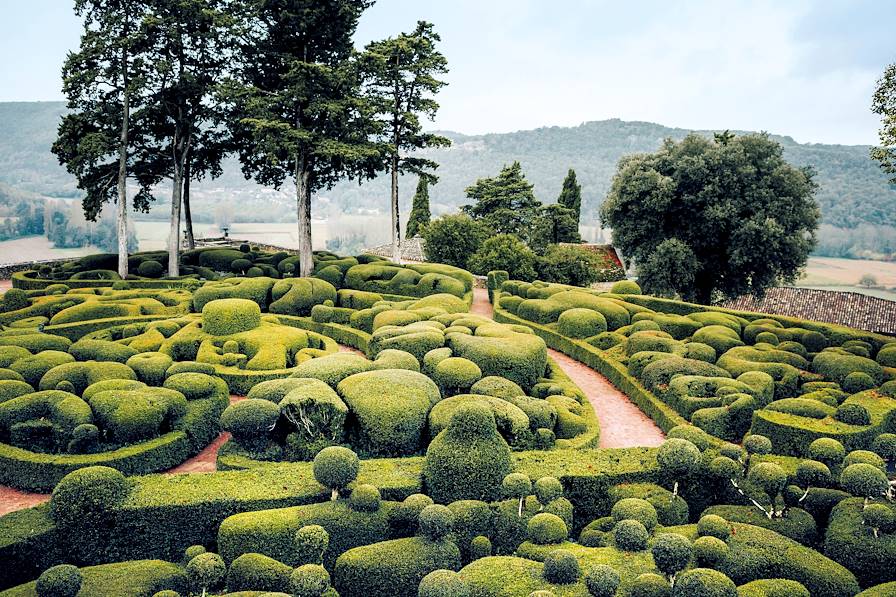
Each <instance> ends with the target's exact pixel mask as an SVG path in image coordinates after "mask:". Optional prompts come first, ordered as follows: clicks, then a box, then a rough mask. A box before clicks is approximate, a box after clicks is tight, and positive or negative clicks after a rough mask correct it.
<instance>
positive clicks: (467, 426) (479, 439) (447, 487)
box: [423, 403, 511, 503]
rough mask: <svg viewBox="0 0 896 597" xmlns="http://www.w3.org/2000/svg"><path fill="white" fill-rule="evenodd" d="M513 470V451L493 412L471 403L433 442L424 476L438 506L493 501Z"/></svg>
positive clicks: (425, 464) (427, 452)
mask: <svg viewBox="0 0 896 597" xmlns="http://www.w3.org/2000/svg"><path fill="white" fill-rule="evenodd" d="M510 469H511V459H510V447H509V446H508V445H507V442H506V441H504V438H502V437H501V435H500V434H499V433H498V427H497V424H496V423H495V417H494V415H493V414H492V411H491V409H489V408H486V407H485V406H483V405H481V404H478V403H471V404H466V405H463V406H461V407H460V408H458V409H457V410H456V411H455V412H454V414H453V415H452V416H451V421H450V422H449V423H448V427H446V428H445V429H443V430H442V431H440V432H439V434H438V435H437V436H436V437H435V438H434V439H433V440H432V442H430V444H429V447H428V448H427V450H426V461H425V463H424V467H423V476H424V480H425V481H426V486H427V487H428V488H429V494H430V495H431V496H432V498H433V499H434V500H435V501H436V502H440V503H450V502H453V501H456V500H461V499H478V500H484V501H494V500H495V499H497V497H498V496H499V495H500V488H501V482H502V481H503V479H504V477H505V476H506V475H507V474H508V473H509V472H510Z"/></svg>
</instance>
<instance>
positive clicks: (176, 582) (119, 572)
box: [0, 560, 189, 597]
mask: <svg viewBox="0 0 896 597" xmlns="http://www.w3.org/2000/svg"><path fill="white" fill-rule="evenodd" d="M80 572H81V577H82V579H83V580H82V583H81V590H80V591H79V593H78V594H79V595H90V597H122V596H123V595H146V596H149V595H154V594H155V593H157V592H159V591H164V590H173V591H178V592H182V593H184V594H186V592H187V589H188V584H189V583H188V578H187V574H186V572H184V569H183V568H182V567H180V566H178V565H177V564H173V563H171V562H163V561H161V560H136V561H131V562H117V563H115V564H102V565H100V566H88V567H86V568H82V569H81V571H80ZM35 584H36V583H34V582H29V583H26V584H23V585H20V586H17V587H15V588H12V589H9V590H8V591H3V592H2V593H0V597H36V596H37V591H36V589H35Z"/></svg>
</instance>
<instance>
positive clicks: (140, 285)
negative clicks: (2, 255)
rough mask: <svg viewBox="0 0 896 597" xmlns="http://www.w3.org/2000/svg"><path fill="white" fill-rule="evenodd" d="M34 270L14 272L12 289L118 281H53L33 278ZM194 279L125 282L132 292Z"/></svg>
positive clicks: (179, 284) (108, 284) (105, 285)
mask: <svg viewBox="0 0 896 597" xmlns="http://www.w3.org/2000/svg"><path fill="white" fill-rule="evenodd" d="M36 273H37V272H36V271H35V270H27V271H23V272H16V273H14V274H13V275H12V287H13V288H21V289H22V290H43V289H44V288H46V287H47V286H50V285H51V284H65V285H66V286H68V287H69V288H108V287H111V286H112V285H113V284H115V282H120V280H71V279H68V280H54V279H52V278H35V277H32V276H31V275H29V274H36ZM187 280H196V278H183V279H175V280H155V279H146V280H131V279H128V280H125V281H126V282H127V283H128V284H129V285H130V287H131V289H132V290H139V289H147V288H183V287H184V286H189V285H193V284H195V283H196V282H195V281H194V282H187Z"/></svg>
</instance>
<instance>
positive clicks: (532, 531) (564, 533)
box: [526, 512, 569, 545]
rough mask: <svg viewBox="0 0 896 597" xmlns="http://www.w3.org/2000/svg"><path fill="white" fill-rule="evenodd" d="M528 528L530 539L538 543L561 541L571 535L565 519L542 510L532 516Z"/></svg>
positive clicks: (545, 543) (546, 543)
mask: <svg viewBox="0 0 896 597" xmlns="http://www.w3.org/2000/svg"><path fill="white" fill-rule="evenodd" d="M526 528H527V532H528V536H529V540H530V541H532V542H533V543H535V544H537V545H548V544H551V543H561V542H563V541H565V540H566V538H567V537H568V535H569V533H568V530H567V527H566V523H565V522H563V519H562V518H560V517H559V516H557V515H555V514H550V513H547V512H540V513H538V514H536V515H535V516H533V517H532V518H530V519H529V522H528V523H527V525H526Z"/></svg>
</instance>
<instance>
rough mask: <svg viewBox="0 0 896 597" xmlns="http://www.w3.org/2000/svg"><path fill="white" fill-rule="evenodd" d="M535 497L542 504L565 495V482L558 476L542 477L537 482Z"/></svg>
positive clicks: (544, 504)
mask: <svg viewBox="0 0 896 597" xmlns="http://www.w3.org/2000/svg"><path fill="white" fill-rule="evenodd" d="M534 491H535V498H536V499H537V500H538V503H539V504H541V505H542V506H546V505H547V504H549V503H551V502H553V501H554V500H555V499H557V498H558V497H563V484H562V483H561V482H560V479H558V478H557V477H542V478H540V479H538V480H537V481H536V482H535V486H534Z"/></svg>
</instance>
